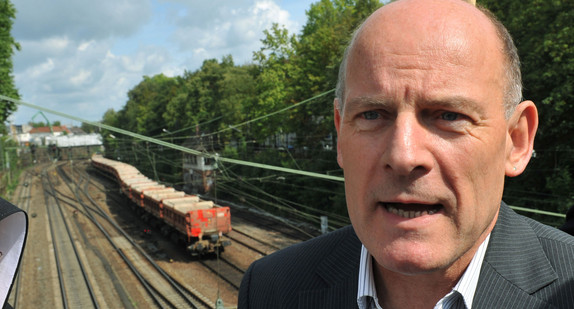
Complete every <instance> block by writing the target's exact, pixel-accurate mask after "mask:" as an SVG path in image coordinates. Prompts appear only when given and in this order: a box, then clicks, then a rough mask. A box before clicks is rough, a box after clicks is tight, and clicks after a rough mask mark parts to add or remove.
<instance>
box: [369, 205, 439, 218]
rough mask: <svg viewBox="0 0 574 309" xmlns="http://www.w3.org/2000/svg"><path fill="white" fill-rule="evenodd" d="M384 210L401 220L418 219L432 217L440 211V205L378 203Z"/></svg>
mask: <svg viewBox="0 0 574 309" xmlns="http://www.w3.org/2000/svg"><path fill="white" fill-rule="evenodd" d="M380 204H381V205H383V206H384V207H385V209H386V210H387V211H388V212H390V213H392V214H395V215H397V216H399V217H402V218H407V219H411V218H418V217H422V216H425V215H432V214H435V213H437V212H438V211H440V210H441V209H442V207H443V206H442V205H441V204H434V205H425V204H400V203H380Z"/></svg>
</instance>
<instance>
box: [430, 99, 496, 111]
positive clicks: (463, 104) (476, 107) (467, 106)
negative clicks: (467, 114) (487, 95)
mask: <svg viewBox="0 0 574 309" xmlns="http://www.w3.org/2000/svg"><path fill="white" fill-rule="evenodd" d="M491 104H493V103H491ZM421 105H423V106H427V107H431V106H432V107H443V108H448V109H457V110H460V109H463V110H470V111H473V112H475V113H478V114H481V115H482V114H483V113H484V108H483V106H482V105H481V104H479V103H478V102H476V101H474V100H472V99H470V98H467V97H464V96H448V97H441V98H433V99H430V100H426V101H424V102H422V104H421Z"/></svg>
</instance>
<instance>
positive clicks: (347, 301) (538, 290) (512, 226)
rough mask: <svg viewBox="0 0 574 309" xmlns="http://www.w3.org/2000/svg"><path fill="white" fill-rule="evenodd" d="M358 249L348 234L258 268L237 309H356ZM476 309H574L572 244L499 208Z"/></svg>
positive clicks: (351, 233)
mask: <svg viewBox="0 0 574 309" xmlns="http://www.w3.org/2000/svg"><path fill="white" fill-rule="evenodd" d="M360 247H361V243H360V241H359V239H358V238H357V236H356V235H355V233H354V231H353V229H352V228H351V227H350V226H349V227H345V228H342V229H340V230H338V231H335V232H332V233H329V234H327V235H324V236H321V237H318V238H315V239H313V240H310V241H307V242H304V243H302V244H298V245H295V246H292V247H290V248H287V249H284V250H281V251H279V252H277V253H275V254H272V255H269V256H267V257H265V258H262V259H260V260H258V261H256V262H254V263H253V264H252V265H251V267H249V270H248V271H247V272H246V273H245V276H244V278H243V282H242V284H241V289H240V291H239V308H241V309H246V308H251V309H257V308H265V309H268V308H289V309H291V308H357V302H356V297H357V282H358V271H359V258H360V251H361V250H360ZM473 308H516V309H519V308H520V309H523V308H545V309H546V308H564V309H566V308H568V309H572V308H574V237H572V236H570V235H568V234H566V233H563V232H561V231H559V230H557V229H554V228H551V227H548V226H545V225H542V224H540V223H538V222H536V221H533V220H530V219H528V218H525V217H523V216H520V215H518V214H516V213H515V212H514V211H512V210H511V209H510V208H509V207H508V206H507V205H506V204H504V203H502V205H501V210H500V215H499V218H498V221H497V223H496V226H495V227H494V230H493V231H492V234H491V238H490V243H489V245H488V249H487V252H486V255H485V258H484V262H483V264H482V269H481V272H480V278H479V282H478V287H477V290H476V294H475V297H474V303H473Z"/></svg>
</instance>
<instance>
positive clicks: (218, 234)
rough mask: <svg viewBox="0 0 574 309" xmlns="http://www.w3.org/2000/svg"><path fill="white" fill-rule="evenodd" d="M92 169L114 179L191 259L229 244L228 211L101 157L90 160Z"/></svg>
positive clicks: (97, 156)
mask: <svg viewBox="0 0 574 309" xmlns="http://www.w3.org/2000/svg"><path fill="white" fill-rule="evenodd" d="M92 165H93V166H94V167H95V168H97V169H99V170H101V171H103V172H105V173H107V174H109V175H111V176H112V177H113V178H115V179H116V181H117V182H118V184H119V185H120V187H121V192H122V193H123V194H124V195H125V196H127V197H128V198H129V199H130V200H131V201H133V202H134V203H135V205H137V207H138V208H140V209H142V210H144V211H145V213H146V214H148V215H151V217H153V218H154V221H156V222H159V223H160V225H159V226H160V229H161V232H162V233H163V234H165V235H171V236H172V237H175V238H176V239H178V240H183V241H184V242H185V243H186V244H187V249H188V250H189V251H190V252H191V253H192V255H203V254H207V253H213V252H216V250H219V251H223V248H224V247H225V246H228V245H230V244H231V242H230V241H229V240H228V239H227V238H225V237H224V236H223V235H224V234H227V233H229V232H230V231H231V216H230V212H229V207H222V206H217V205H214V204H213V202H212V201H204V200H201V199H199V197H198V196H195V195H188V194H185V193H184V192H181V191H177V190H175V189H174V188H170V187H166V186H165V185H161V184H159V183H157V182H155V181H153V180H151V179H149V178H147V177H146V176H144V175H143V174H141V173H140V172H139V171H138V170H137V169H136V168H135V167H133V166H131V165H129V164H126V163H122V162H118V161H114V160H110V159H106V158H104V157H102V156H101V155H94V156H93V157H92Z"/></svg>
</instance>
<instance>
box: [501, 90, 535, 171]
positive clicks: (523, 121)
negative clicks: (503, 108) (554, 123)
mask: <svg viewBox="0 0 574 309" xmlns="http://www.w3.org/2000/svg"><path fill="white" fill-rule="evenodd" d="M537 129H538V110H537V109H536V105H534V103H533V102H532V101H524V102H522V103H520V104H518V106H517V107H516V109H515V111H514V113H513V114H512V116H511V117H510V119H509V120H508V135H509V137H510V138H509V139H508V141H507V143H506V166H505V170H506V176H509V177H515V176H518V175H520V174H522V172H523V171H524V169H525V168H526V165H528V162H529V161H530V158H531V157H532V150H533V148H534V136H535V135H536V130H537Z"/></svg>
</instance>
